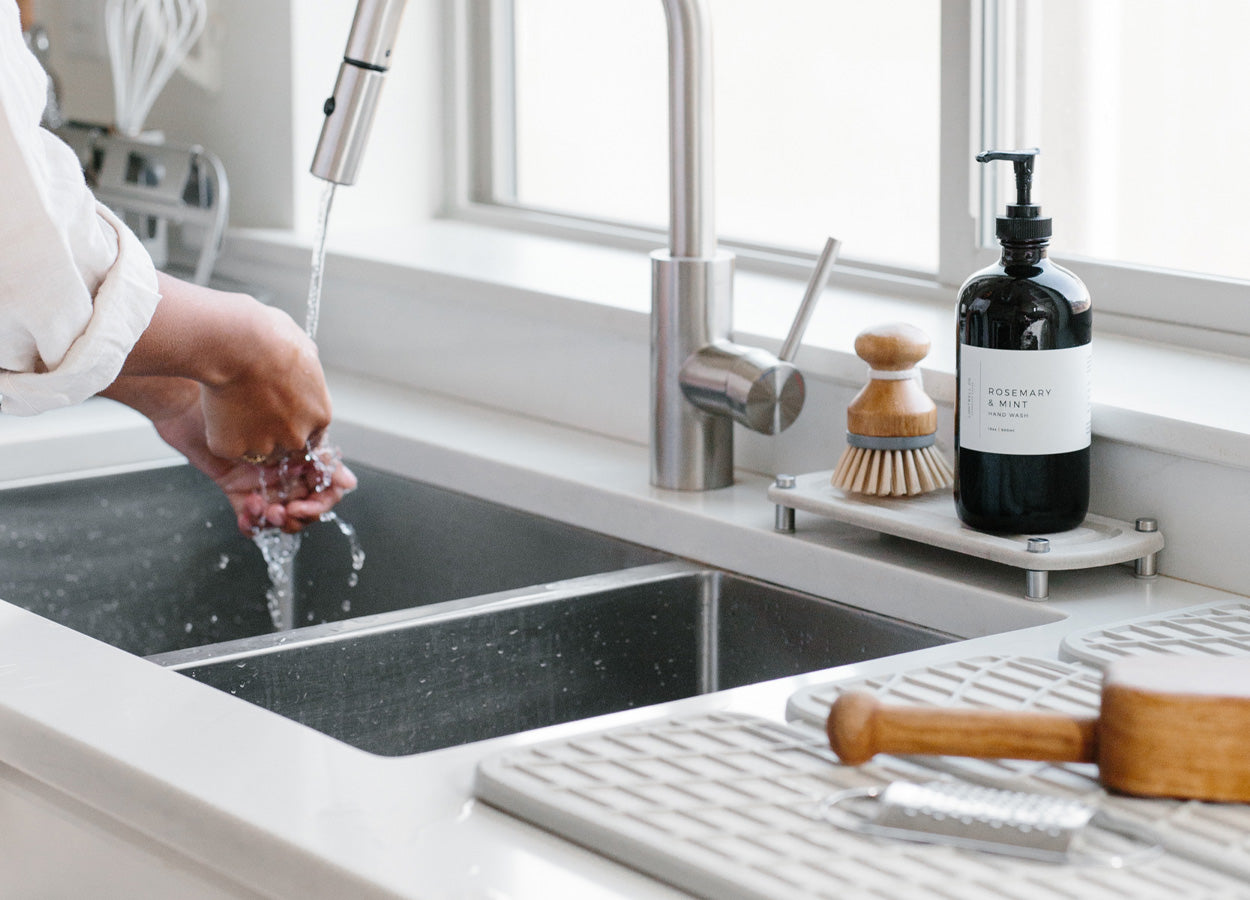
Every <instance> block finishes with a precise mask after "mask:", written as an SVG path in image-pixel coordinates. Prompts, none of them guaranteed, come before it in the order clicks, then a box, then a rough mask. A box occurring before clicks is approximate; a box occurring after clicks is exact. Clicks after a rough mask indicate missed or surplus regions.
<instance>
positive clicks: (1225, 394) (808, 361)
mask: <svg viewBox="0 0 1250 900" xmlns="http://www.w3.org/2000/svg"><path fill="white" fill-rule="evenodd" d="M310 246H311V238H310V237H309V236H308V235H297V234H291V233H289V232H278V231H270V230H257V229H252V230H239V231H235V232H232V234H231V236H230V239H229V241H228V245H227V249H226V252H225V254H224V261H223V269H224V271H225V274H227V275H228V276H231V277H234V278H239V279H242V280H244V281H252V282H256V283H259V284H263V285H265V286H266V287H269V288H273V287H274V279H275V278H276V277H278V276H276V275H275V272H281V273H282V274H281V276H280V277H281V279H282V286H280V287H278V288H276V289H275V293H276V294H277V296H278V299H279V301H280V302H282V303H283V304H284V305H294V306H298V305H299V304H302V302H303V296H304V295H303V291H304V290H306V279H307V271H308V258H309V247H310ZM329 250H330V259H329V262H328V264H327V297H326V301H325V302H326V303H327V304H332V303H336V302H341V298H337V297H335V296H333V293H332V286H333V284H334V283H335V281H338V282H339V284H342V283H344V282H347V283H351V282H352V281H353V280H366V281H370V282H375V283H382V284H393V285H394V287H395V289H396V290H405V291H406V290H421V289H423V288H431V289H436V288H438V287H439V286H441V285H446V284H448V283H449V282H448V279H450V280H451V281H452V282H456V283H463V284H464V285H468V286H470V287H472V286H476V287H479V288H481V290H480V291H479V293H480V296H481V299H482V302H483V303H488V304H489V303H502V304H506V305H507V306H509V307H510V308H513V309H515V307H516V304H518V303H525V304H536V305H535V306H534V307H533V308H534V309H535V310H541V311H542V312H543V313H544V314H546V315H555V316H559V317H560V318H561V320H562V321H564V322H565V323H567V324H569V325H570V326H572V327H578V326H579V325H584V326H585V327H588V328H597V329H607V330H608V331H612V332H622V333H628V334H630V335H633V336H637V335H639V334H643V335H645V334H646V333H647V328H648V325H647V318H648V313H649V309H650V269H649V262H648V259H647V255H646V253H641V252H637V251H632V250H621V249H617V248H612V247H605V246H598V245H594V244H588V243H582V242H578V241H571V240H563V239H558V238H552V237H543V236H535V235H529V234H522V233H518V232H515V231H509V230H506V229H500V228H493V227H486V226H481V225H474V224H466V223H460V222H452V221H436V222H432V223H430V224H427V225H423V226H420V227H415V228H407V229H394V228H392V229H386V230H378V231H359V232H355V233H351V234H338V233H336V232H335V231H334V229H333V223H332V225H331V236H330V241H329ZM1078 274H1079V273H1078ZM301 279H302V281H301ZM836 282H837V276H835V284H834V285H833V286H832V287H830V289H829V290H828V291H827V292H826V294H825V295H824V297H823V298H822V300H821V302H820V304H818V306H817V309H816V312H815V314H814V315H813V317H812V320H811V324H810V326H809V328H808V331H807V335H806V338H805V340H804V346H803V349H802V350H801V351H800V353H799V357H798V360H797V362H798V364H799V365H800V367H801V368H803V370H804V371H805V372H807V373H809V374H811V375H813V376H817V377H820V376H823V377H826V378H829V379H833V380H836V381H840V382H843V383H846V384H859V383H862V381H863V379H864V374H865V373H864V365H863V363H862V362H861V361H860V360H858V359H857V358H856V357H855V356H854V352H853V349H852V345H853V342H854V338H855V335H856V334H858V333H859V331H860V330H862V329H863V328H865V327H868V326H870V325H873V324H878V323H882V322H887V321H899V320H902V321H907V322H910V323H912V324H914V325H917V326H918V327H920V328H923V329H925V330H926V331H927V332H928V333H929V335H930V337H931V338H932V340H933V350H932V352H931V353H930V355H929V357H928V358H927V359H926V360H925V361H924V363H923V364H922V368H923V369H924V371H925V376H926V381H925V386H926V389H927V390H928V392H929V393H930V394H931V395H932V396H933V397H934V398H935V399H936V400H937V401H938V402H939V403H944V404H947V405H949V404H951V403H952V402H953V399H954V342H953V334H954V309H955V292H954V291H953V290H948V289H941V288H929V289H926V288H918V287H915V286H910V285H902V284H900V285H899V287H898V289H897V291H892V292H888V293H887V292H877V291H869V290H864V289H860V288H854V287H846V286H840V285H838V284H837V283H836ZM301 285H302V286H301ZM802 292H803V282H802V279H796V278H787V277H780V276H776V275H768V274H761V273H758V272H751V271H742V267H740V271H739V272H738V275H737V279H736V285H735V311H734V315H735V319H734V321H735V334H736V336H737V339H738V340H741V341H743V342H746V343H758V344H760V345H762V346H766V347H769V348H771V349H774V350H775V349H776V348H777V347H778V346H779V345H780V342H781V340H782V338H783V337H784V335H785V333H786V331H787V330H788V328H789V324H790V319H791V317H792V316H793V314H794V310H795V309H796V307H797V305H798V301H799V298H800V297H801V295H802ZM1094 304H1095V320H1094V321H1095V357H1094V358H1095V382H1094V414H1093V424H1094V431H1095V434H1096V435H1098V436H1099V437H1101V438H1104V439H1109V440H1113V441H1118V442H1122V443H1127V444H1132V445H1136V446H1141V447H1145V448H1148V449H1151V450H1155V451H1159V452H1162V453H1166V454H1171V455H1176V456H1181V457H1186V458H1190V459H1196V460H1200V461H1204V462H1211V463H1216V464H1220V465H1227V466H1235V467H1239V468H1245V469H1250V403H1246V402H1245V401H1244V397H1243V396H1241V393H1240V392H1242V391H1244V389H1245V387H1246V386H1247V385H1250V361H1247V360H1246V359H1242V358H1239V357H1234V356H1227V355H1221V354H1216V353H1206V352H1202V351H1196V350H1189V349H1184V348H1179V347H1175V346H1171V345H1168V344H1163V343H1157V342H1150V341H1144V340H1139V339H1135V338H1129V337H1123V336H1118V335H1114V334H1109V333H1105V331H1100V330H1099V327H1098V317H1097V304H1098V298H1097V297H1095V298H1094ZM293 311H294V310H293Z"/></svg>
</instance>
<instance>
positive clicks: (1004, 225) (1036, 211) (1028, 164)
mask: <svg viewBox="0 0 1250 900" xmlns="http://www.w3.org/2000/svg"><path fill="white" fill-rule="evenodd" d="M1041 152H1042V151H1041V150H1040V149H1038V148H1037V147H1033V148H1032V149H1030V150H986V151H985V152H983V153H979V154H977V162H979V163H987V162H993V161H994V160H1007V161H1009V162H1010V163H1011V164H1012V165H1013V166H1014V167H1015V171H1016V202H1015V203H1012V204H1008V206H1007V215H1006V216H999V217H998V227H997V229H996V230H997V234H998V238H999V240H1003V241H1037V240H1045V239H1046V238H1049V237H1050V233H1051V222H1050V219H1043V218H1042V217H1041V215H1042V208H1041V207H1040V206H1037V205H1036V204H1034V203H1033V200H1032V197H1031V196H1030V195H1031V194H1032V192H1033V160H1034V158H1035V157H1036V156H1037V154H1039V153H1041Z"/></svg>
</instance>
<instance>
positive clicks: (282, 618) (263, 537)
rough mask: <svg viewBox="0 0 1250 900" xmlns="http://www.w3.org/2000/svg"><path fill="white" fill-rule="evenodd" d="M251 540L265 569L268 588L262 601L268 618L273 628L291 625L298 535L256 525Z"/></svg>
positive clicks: (293, 617) (280, 628) (287, 628)
mask: <svg viewBox="0 0 1250 900" xmlns="http://www.w3.org/2000/svg"><path fill="white" fill-rule="evenodd" d="M252 542H253V543H254V544H256V546H257V548H259V550H260V555H261V557H262V558H263V559H264V560H265V568H266V569H268V571H269V585H270V587H269V590H267V591H266V592H265V600H266V601H267V603H268V605H269V618H270V619H272V620H273V627H274V629H275V630H277V631H290V630H291V629H292V628H294V627H295V556H296V554H297V553H299V544H300V536H299V534H287V533H286V532H285V531H282V530H280V529H277V528H258V529H257V530H256V531H254V532H253V533H252Z"/></svg>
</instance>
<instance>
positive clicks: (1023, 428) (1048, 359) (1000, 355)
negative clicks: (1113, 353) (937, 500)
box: [959, 344, 1093, 456]
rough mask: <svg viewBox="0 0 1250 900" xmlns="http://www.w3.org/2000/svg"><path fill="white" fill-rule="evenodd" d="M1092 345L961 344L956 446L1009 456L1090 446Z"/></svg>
mask: <svg viewBox="0 0 1250 900" xmlns="http://www.w3.org/2000/svg"><path fill="white" fill-rule="evenodd" d="M1092 362H1093V354H1092V351H1091V345H1090V344H1085V345H1083V346H1081V347H1069V348H1065V349H1063V350H987V349H985V348H984V347H972V346H969V345H968V344H961V345H960V347H959V378H960V383H959V403H960V411H959V412H960V415H959V444H960V446H961V447H966V448H967V449H969V450H980V451H982V452H984V453H1007V454H1012V455H1029V456H1032V455H1041V454H1044V453H1070V452H1072V451H1073V450H1082V449H1084V448H1085V447H1088V446H1089V444H1090V415H1089V409H1090V395H1089V388H1090V368H1091V365H1092Z"/></svg>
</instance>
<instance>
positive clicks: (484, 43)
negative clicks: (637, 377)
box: [445, 0, 1250, 355]
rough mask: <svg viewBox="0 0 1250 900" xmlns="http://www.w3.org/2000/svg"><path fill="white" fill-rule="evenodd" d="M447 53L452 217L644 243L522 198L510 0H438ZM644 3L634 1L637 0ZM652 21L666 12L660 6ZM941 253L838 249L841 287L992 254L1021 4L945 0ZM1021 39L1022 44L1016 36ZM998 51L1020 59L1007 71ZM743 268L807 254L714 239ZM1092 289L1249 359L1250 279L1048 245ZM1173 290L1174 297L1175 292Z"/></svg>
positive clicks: (1022, 62)
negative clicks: (934, 257) (876, 256)
mask: <svg viewBox="0 0 1250 900" xmlns="http://www.w3.org/2000/svg"><path fill="white" fill-rule="evenodd" d="M447 2H448V4H449V8H450V15H449V22H450V27H449V30H448V35H447V37H448V46H450V47H451V48H452V49H451V57H450V65H449V67H448V68H449V71H450V73H451V77H450V78H449V79H448V87H449V94H448V103H449V105H450V117H451V121H452V123H453V126H454V127H453V128H451V129H450V140H449V143H448V146H447V148H446V163H447V169H448V173H447V174H448V178H447V180H446V183H447V184H448V185H449V190H448V196H447V200H446V204H445V206H446V208H445V213H446V215H447V216H448V217H449V218H455V219H459V220H464V221H469V222H474V223H478V224H483V225H489V226H494V227H501V228H507V229H515V230H519V231H523V232H527V233H531V234H540V235H548V236H554V237H560V238H569V239H574V240H581V241H588V242H592V243H597V244H607V245H610V246H616V247H621V248H625V249H637V250H639V251H643V252H647V251H650V250H653V249H655V248H657V247H661V246H663V245H664V244H665V243H666V241H667V235H666V233H665V232H664V231H663V229H658V228H656V229H650V228H645V227H639V226H634V225H628V224H622V223H618V222H611V221H605V220H600V219H593V218H588V217H583V216H577V215H571V214H567V213H562V212H556V211H552V210H544V209H536V208H532V207H525V206H521V205H520V204H517V203H515V202H509V201H508V200H500V199H498V198H499V197H501V196H503V197H506V196H509V195H513V196H514V195H515V184H516V180H515V177H516V176H515V173H516V166H515V160H514V154H513V147H512V143H511V141H512V136H513V134H514V132H515V106H514V102H513V95H512V90H511V88H512V82H511V77H510V71H511V66H512V64H513V59H512V39H511V27H512V0H447ZM640 2H642V0H640ZM656 6H657V9H656V10H655V14H656V19H657V23H658V26H659V27H662V24H663V13H662V10H660V9H659V8H658V7H659V4H656ZM941 6H942V8H941V42H942V53H941V59H942V75H941V92H940V117H941V133H940V137H939V147H940V150H939V152H940V154H941V158H940V160H939V167H938V171H939V178H940V179H941V184H940V186H939V216H938V227H939V229H940V233H939V251H938V252H939V261H938V270H937V272H936V273H931V272H914V271H906V270H900V269H895V268H891V267H887V266H882V265H877V264H873V263H869V262H864V261H858V260H853V259H845V260H842V261H840V263H839V265H838V267H837V270H836V272H835V275H834V280H835V281H836V282H837V283H841V284H845V285H847V286H849V287H855V288H858V289H867V290H875V291H880V292H885V293H890V294H894V295H902V296H915V297H923V298H931V299H937V298H943V299H947V300H949V298H950V297H951V295H952V293H953V291H954V290H956V289H958V287H959V285H960V284H961V283H962V282H963V280H964V279H965V278H967V276H968V275H970V274H971V273H972V272H974V271H976V270H978V269H980V268H983V267H985V266H987V265H990V264H992V263H993V262H994V260H995V259H996V258H997V244H996V242H995V241H994V237H993V223H994V217H995V215H996V213H995V210H996V209H997V208H998V206H999V201H998V197H997V196H996V193H997V182H996V180H995V179H994V178H993V177H991V175H990V173H989V171H988V170H987V169H988V167H985V166H981V165H978V164H977V163H976V162H975V161H974V156H975V154H976V153H977V152H979V151H980V150H981V149H983V148H984V147H987V146H990V145H991V144H997V143H1001V142H1002V141H1010V140H1011V139H1012V133H1013V131H1014V123H1012V122H1000V121H997V119H996V110H997V109H998V108H999V104H998V98H999V95H1000V93H1001V92H1002V91H1015V92H1019V91H1023V90H1027V83H1028V81H1027V77H1026V75H1027V66H1028V65H1029V64H1030V62H1029V59H1028V56H1027V54H1026V53H1020V52H1017V43H1018V42H1017V38H1018V36H1019V35H1020V34H1021V33H1022V31H1023V29H1025V28H1027V21H1026V19H1025V17H1026V16H1027V15H1028V12H1027V7H1025V8H1024V10H1023V11H1022V10H1021V8H1019V7H1018V6H1017V4H1016V3H1015V2H1014V0H941ZM1019 43H1020V44H1021V46H1022V45H1023V42H1019ZM1005 60H1013V61H1015V65H1014V66H1013V69H1012V70H1011V71H1003V69H1004V63H1003V61H1005ZM722 243H723V245H724V246H725V247H726V248H728V249H730V250H732V251H733V252H734V253H735V254H736V255H737V256H738V259H739V265H740V266H742V267H744V268H748V269H752V270H758V271H764V272H768V273H770V274H777V275H783V276H786V275H789V276H793V277H798V278H805V277H806V275H807V273H808V272H809V271H810V268H811V265H812V263H813V261H814V259H815V256H814V254H810V253H804V252H800V251H796V250H790V249H788V248H784V247H773V246H762V245H757V244H743V243H738V242H734V241H731V240H724V239H722ZM1052 256H1053V257H1054V258H1055V260H1056V262H1058V263H1059V264H1061V265H1065V266H1068V267H1070V268H1072V269H1073V270H1074V271H1076V272H1077V273H1078V274H1079V275H1080V277H1081V279H1082V280H1083V281H1084V282H1085V283H1086V285H1087V286H1088V287H1089V289H1090V293H1091V295H1092V296H1093V298H1094V303H1095V309H1096V310H1097V313H1098V317H1099V328H1100V330H1107V331H1109V332H1114V333H1118V334H1124V335H1129V336H1133V337H1140V338H1144V339H1149V340H1158V341H1163V342H1166V343H1171V344H1178V345H1182V346H1187V347H1192V348H1196V349H1201V350H1208V351H1215V352H1223V353H1232V354H1237V355H1250V315H1247V314H1246V309H1247V304H1248V303H1250V283H1248V282H1246V281H1241V280H1238V279H1233V278H1221V277H1214V276H1205V275H1198V274H1191V273H1186V272H1179V271H1172V270H1164V269H1159V268H1150V267H1145V266H1137V265H1128V264H1120V263H1112V262H1107V261H1103V260H1095V259H1086V258H1080V257H1066V256H1062V255H1055V254H1052ZM1178 299H1179V301H1180V302H1178Z"/></svg>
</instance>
